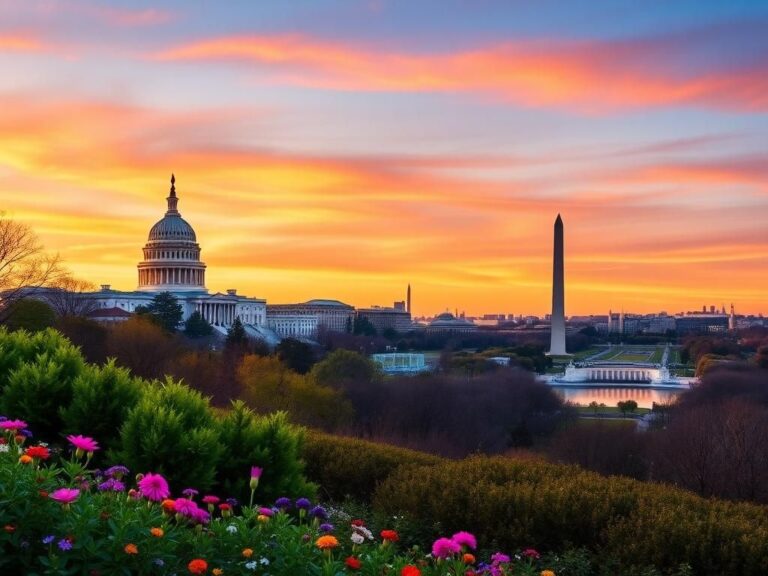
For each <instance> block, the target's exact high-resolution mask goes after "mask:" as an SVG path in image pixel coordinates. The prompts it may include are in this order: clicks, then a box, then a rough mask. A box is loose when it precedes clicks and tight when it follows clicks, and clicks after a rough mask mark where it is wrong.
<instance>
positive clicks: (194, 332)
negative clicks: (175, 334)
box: [184, 311, 213, 338]
mask: <svg viewBox="0 0 768 576" xmlns="http://www.w3.org/2000/svg"><path fill="white" fill-rule="evenodd" d="M184 334H186V335H187V336H189V337H190V338H202V337H203V336H210V335H211V334H213V326H211V325H210V324H209V323H208V321H207V320H206V319H205V318H203V315H202V314H200V312H197V311H195V312H193V313H192V315H191V316H190V317H189V318H187V321H186V322H184Z"/></svg>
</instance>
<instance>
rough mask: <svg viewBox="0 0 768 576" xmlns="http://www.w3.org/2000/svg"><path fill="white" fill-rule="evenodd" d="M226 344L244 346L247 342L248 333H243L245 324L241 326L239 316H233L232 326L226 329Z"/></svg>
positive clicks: (228, 345)
mask: <svg viewBox="0 0 768 576" xmlns="http://www.w3.org/2000/svg"><path fill="white" fill-rule="evenodd" d="M226 344H227V347H228V348H234V347H237V346H245V345H246V344H248V334H246V333H245V326H243V323H242V322H241V321H240V318H235V321H234V322H233V323H232V326H231V327H230V328H229V330H228V331H227V341H226Z"/></svg>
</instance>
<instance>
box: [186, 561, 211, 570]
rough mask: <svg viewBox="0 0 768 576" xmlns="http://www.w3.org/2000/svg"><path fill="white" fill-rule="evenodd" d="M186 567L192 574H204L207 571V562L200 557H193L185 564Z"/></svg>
mask: <svg viewBox="0 0 768 576" xmlns="http://www.w3.org/2000/svg"><path fill="white" fill-rule="evenodd" d="M187 569H188V570H189V571H190V572H191V573H192V574H205V573H206V572H207V571H208V562H206V561H205V560H203V559H201V558H195V559H194V560H192V561H191V562H190V563H189V564H187Z"/></svg>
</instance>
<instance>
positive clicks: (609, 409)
mask: <svg viewBox="0 0 768 576" xmlns="http://www.w3.org/2000/svg"><path fill="white" fill-rule="evenodd" d="M576 411H577V412H578V413H579V416H594V415H595V409H594V408H591V407H590V406H577V407H576ZM650 411H651V409H650V408H637V409H636V410H635V411H634V412H627V414H636V415H637V414H639V415H642V414H648V413H649V412H650ZM601 414H603V415H615V414H621V410H619V408H618V406H605V407H602V408H598V409H597V415H598V416H600V415H601Z"/></svg>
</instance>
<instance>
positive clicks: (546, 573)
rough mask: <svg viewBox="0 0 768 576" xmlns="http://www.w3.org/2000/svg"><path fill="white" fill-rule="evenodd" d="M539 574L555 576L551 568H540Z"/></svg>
mask: <svg viewBox="0 0 768 576" xmlns="http://www.w3.org/2000/svg"><path fill="white" fill-rule="evenodd" d="M541 576H555V573H554V572H552V570H542V571H541Z"/></svg>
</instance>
